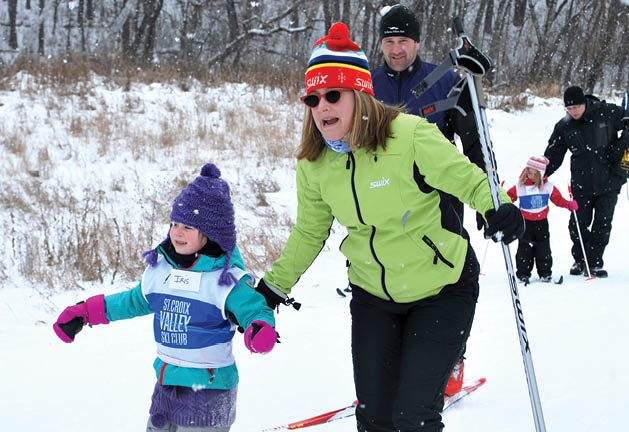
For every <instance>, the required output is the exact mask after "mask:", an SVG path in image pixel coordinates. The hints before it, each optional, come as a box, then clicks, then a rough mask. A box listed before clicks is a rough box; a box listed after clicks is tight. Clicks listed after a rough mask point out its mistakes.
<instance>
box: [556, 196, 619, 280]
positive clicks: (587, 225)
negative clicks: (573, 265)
mask: <svg viewBox="0 0 629 432" xmlns="http://www.w3.org/2000/svg"><path fill="white" fill-rule="evenodd" d="M619 192H620V190H613V191H610V192H607V193H604V194H601V195H589V196H576V195H575V199H576V201H577V202H578V203H579V210H577V211H576V214H577V218H578V221H579V228H581V238H582V240H583V247H584V248H585V255H586V257H587V260H588V265H589V267H590V269H593V268H602V267H603V264H604V263H603V253H604V252H605V247H606V246H607V244H608V243H609V236H610V233H611V230H612V220H613V218H614V210H615V208H616V203H617V202H618V193H619ZM574 213H575V212H572V214H571V215H570V222H569V223H568V230H569V231H570V239H571V240H572V256H573V257H574V261H575V262H579V263H582V262H584V259H583V251H582V248H581V242H580V240H579V230H578V229H577V224H576V222H575V220H574Z"/></svg>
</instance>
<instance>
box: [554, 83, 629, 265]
mask: <svg viewBox="0 0 629 432" xmlns="http://www.w3.org/2000/svg"><path fill="white" fill-rule="evenodd" d="M564 105H565V106H566V111H567V112H568V113H567V115H566V116H565V117H564V118H563V119H561V120H560V121H559V122H557V124H555V129H554V130H553V133H552V135H551V136H550V138H549V140H548V146H547V147H546V151H545V152H544V156H546V157H547V158H548V160H549V161H550V163H549V164H548V167H547V169H546V174H547V175H549V176H550V175H551V174H552V173H554V172H555V171H557V169H558V168H559V167H560V166H561V164H562V162H563V159H564V156H565V154H566V152H567V151H568V150H570V153H571V156H570V173H571V178H570V184H571V187H572V194H573V195H574V199H575V200H576V201H577V202H578V203H579V209H578V210H577V211H576V212H573V214H572V215H571V217H570V222H569V224H568V229H569V232H570V239H571V240H572V256H573V257H574V264H573V265H572V267H571V268H570V274H572V275H579V274H583V273H584V272H585V273H587V267H589V269H590V272H591V273H592V275H593V276H597V277H607V271H605V270H603V264H604V262H603V252H605V247H606V246H607V244H608V243H609V236H610V232H611V229H612V219H613V217H614V209H615V207H616V202H617V201H618V193H619V192H620V188H621V186H622V185H623V183H624V182H625V180H626V175H625V174H623V171H622V170H621V169H620V159H621V158H622V154H623V152H624V150H625V149H626V148H628V147H629V132H627V131H626V130H624V124H623V116H624V110H623V109H622V108H621V107H619V106H617V105H613V104H609V103H606V102H605V101H600V100H599V99H598V98H596V97H594V96H591V95H588V96H587V97H586V96H585V95H584V93H583V90H582V89H581V87H577V86H572V87H568V88H567V89H566V91H565V93H564ZM619 131H623V132H622V135H621V137H620V138H619V137H618V132H619ZM575 214H576V217H577V221H578V226H577V223H576V222H577V221H575V219H574V217H575ZM579 228H580V232H579ZM581 241H582V242H583V247H582V245H581ZM583 249H585V257H584V256H583ZM586 259H587V264H588V266H587V267H586V265H585V264H586V262H585V260H586Z"/></svg>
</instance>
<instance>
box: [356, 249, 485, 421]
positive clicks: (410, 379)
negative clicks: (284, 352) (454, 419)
mask: <svg viewBox="0 0 629 432" xmlns="http://www.w3.org/2000/svg"><path fill="white" fill-rule="evenodd" d="M469 251H470V252H469V253H468V257H467V262H466V266H465V270H464V272H463V275H462V277H461V279H460V280H459V281H458V282H457V283H455V284H452V285H447V286H445V287H444V288H443V289H442V290H441V292H440V293H439V294H437V295H434V296H432V297H428V298H425V299H422V300H419V301H416V302H412V303H393V302H390V301H386V300H382V299H379V298H377V297H375V296H373V295H371V294H369V293H367V292H366V291H364V290H362V289H361V288H360V287H358V286H355V285H352V301H351V303H350V309H351V314H352V358H353V365H354V383H355V386H356V396H357V398H358V401H359V403H358V407H357V409H356V421H357V427H358V431H359V432H383V431H386V432H393V431H396V432H398V431H400V432H414V431H421V432H427V431H429V432H439V431H442V430H443V427H444V425H443V423H442V421H441V411H442V409H443V403H444V400H443V394H444V391H445V388H446V385H447V382H448V378H449V376H450V372H451V371H452V368H453V367H454V365H455V363H456V362H457V361H458V360H459V359H460V357H461V355H462V353H463V350H464V347H465V343H466V341H467V338H468V336H469V334H470V329H471V327H472V321H473V319H474V313H475V310H476V300H477V298H478V273H479V266H478V261H477V260H476V257H475V256H474V252H473V250H472V248H471V247H470V248H469ZM417 284H418V286H419V285H421V275H418V278H417ZM409 289H410V288H409Z"/></svg>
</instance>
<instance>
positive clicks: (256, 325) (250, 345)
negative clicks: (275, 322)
mask: <svg viewBox="0 0 629 432" xmlns="http://www.w3.org/2000/svg"><path fill="white" fill-rule="evenodd" d="M276 342H277V332H276V331H275V329H274V328H273V327H271V326H270V325H269V324H267V323H266V322H264V321H262V320H255V321H253V322H252V323H251V325H250V326H249V327H248V328H247V330H245V346H246V347H247V349H248V350H249V351H251V352H254V353H258V354H266V353H268V352H270V351H271V350H272V349H273V347H274V346H275V343H276Z"/></svg>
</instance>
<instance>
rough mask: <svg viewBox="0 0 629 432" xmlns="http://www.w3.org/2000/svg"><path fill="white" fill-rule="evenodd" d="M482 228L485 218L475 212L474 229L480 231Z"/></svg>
mask: <svg viewBox="0 0 629 432" xmlns="http://www.w3.org/2000/svg"><path fill="white" fill-rule="evenodd" d="M483 228H485V218H483V215H482V214H480V213H479V212H476V229H477V230H479V231H480V230H482V229H483Z"/></svg>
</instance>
